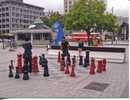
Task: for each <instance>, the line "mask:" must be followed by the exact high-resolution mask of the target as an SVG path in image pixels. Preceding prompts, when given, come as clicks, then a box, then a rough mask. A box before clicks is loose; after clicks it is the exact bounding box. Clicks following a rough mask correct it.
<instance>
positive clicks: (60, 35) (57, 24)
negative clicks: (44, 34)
mask: <svg viewBox="0 0 130 100" xmlns="http://www.w3.org/2000/svg"><path fill="white" fill-rule="evenodd" d="M52 27H53V30H54V31H55V33H56V37H55V45H59V43H60V42H61V41H62V40H63V37H64V32H63V28H62V25H61V23H60V21H56V22H55V23H54V25H53V26H52Z"/></svg>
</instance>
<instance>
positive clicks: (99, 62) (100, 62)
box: [97, 60, 102, 73]
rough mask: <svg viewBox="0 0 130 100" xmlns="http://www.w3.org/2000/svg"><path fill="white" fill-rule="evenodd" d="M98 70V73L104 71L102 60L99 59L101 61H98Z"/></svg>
mask: <svg viewBox="0 0 130 100" xmlns="http://www.w3.org/2000/svg"><path fill="white" fill-rule="evenodd" d="M97 72H98V73H102V60H99V61H98V65H97Z"/></svg>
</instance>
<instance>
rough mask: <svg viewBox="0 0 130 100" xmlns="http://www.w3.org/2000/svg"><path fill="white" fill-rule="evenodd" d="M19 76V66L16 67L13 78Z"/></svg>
mask: <svg viewBox="0 0 130 100" xmlns="http://www.w3.org/2000/svg"><path fill="white" fill-rule="evenodd" d="M19 78H20V76H19V68H18V67H16V74H15V79H19Z"/></svg>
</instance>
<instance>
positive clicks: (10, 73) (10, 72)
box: [8, 60, 14, 78]
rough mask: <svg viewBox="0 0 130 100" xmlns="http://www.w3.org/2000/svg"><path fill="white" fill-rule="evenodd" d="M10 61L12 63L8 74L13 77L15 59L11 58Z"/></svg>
mask: <svg viewBox="0 0 130 100" xmlns="http://www.w3.org/2000/svg"><path fill="white" fill-rule="evenodd" d="M10 62H11V64H10V65H9V75H8V77H9V78H12V77H13V76H14V75H13V71H12V70H13V69H14V66H13V60H11V61H10Z"/></svg>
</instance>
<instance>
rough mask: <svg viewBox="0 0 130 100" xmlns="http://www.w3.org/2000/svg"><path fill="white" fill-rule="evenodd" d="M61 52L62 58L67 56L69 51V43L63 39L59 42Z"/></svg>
mask: <svg viewBox="0 0 130 100" xmlns="http://www.w3.org/2000/svg"><path fill="white" fill-rule="evenodd" d="M61 50H62V53H63V55H64V57H65V56H68V54H69V51H68V50H69V42H68V41H67V40H66V39H65V37H64V39H63V40H62V42H61Z"/></svg>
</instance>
